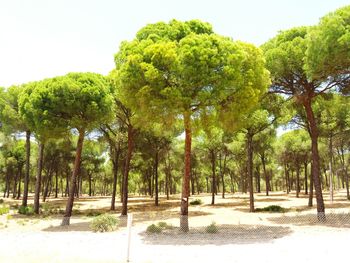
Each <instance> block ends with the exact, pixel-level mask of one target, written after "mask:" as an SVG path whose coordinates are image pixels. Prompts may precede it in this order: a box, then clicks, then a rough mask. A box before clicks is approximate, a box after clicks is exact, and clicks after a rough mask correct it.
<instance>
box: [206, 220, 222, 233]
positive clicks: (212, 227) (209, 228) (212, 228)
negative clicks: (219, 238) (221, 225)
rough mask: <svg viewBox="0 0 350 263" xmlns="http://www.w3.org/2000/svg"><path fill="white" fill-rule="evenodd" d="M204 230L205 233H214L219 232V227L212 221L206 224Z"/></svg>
mask: <svg viewBox="0 0 350 263" xmlns="http://www.w3.org/2000/svg"><path fill="white" fill-rule="evenodd" d="M205 232H206V233H210V234H215V233H217V232H219V229H218V227H217V226H216V223H215V222H212V223H211V224H210V225H209V226H207V227H206V228H205Z"/></svg>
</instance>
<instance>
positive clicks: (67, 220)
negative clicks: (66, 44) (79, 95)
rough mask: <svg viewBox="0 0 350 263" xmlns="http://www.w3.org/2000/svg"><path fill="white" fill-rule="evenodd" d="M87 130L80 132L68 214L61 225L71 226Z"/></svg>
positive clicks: (68, 201) (70, 184)
mask: <svg viewBox="0 0 350 263" xmlns="http://www.w3.org/2000/svg"><path fill="white" fill-rule="evenodd" d="M84 136H85V130H84V129H82V130H79V138H78V143H77V150H76V154H75V161H74V168H73V173H72V177H71V180H70V183H69V196H68V200H67V204H66V212H65V214H64V217H63V220H62V223H61V225H62V226H66V225H69V224H70V217H71V216H72V210H73V203H74V193H75V188H76V183H77V177H78V173H79V171H80V163H81V152H82V150H83V143H84Z"/></svg>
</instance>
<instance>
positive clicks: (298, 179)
mask: <svg viewBox="0 0 350 263" xmlns="http://www.w3.org/2000/svg"><path fill="white" fill-rule="evenodd" d="M296 173H297V182H296V184H297V186H296V197H297V198H299V193H300V166H299V164H297V171H296Z"/></svg>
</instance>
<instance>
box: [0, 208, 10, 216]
mask: <svg viewBox="0 0 350 263" xmlns="http://www.w3.org/2000/svg"><path fill="white" fill-rule="evenodd" d="M8 212H10V208H9V207H8V206H0V215H4V214H7V213H8Z"/></svg>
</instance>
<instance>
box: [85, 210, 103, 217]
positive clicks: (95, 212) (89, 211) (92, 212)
mask: <svg viewBox="0 0 350 263" xmlns="http://www.w3.org/2000/svg"><path fill="white" fill-rule="evenodd" d="M101 214H102V213H101V212H100V211H95V210H92V209H89V210H88V211H87V213H86V216H91V217H92V216H93V217H95V216H99V215H101Z"/></svg>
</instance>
